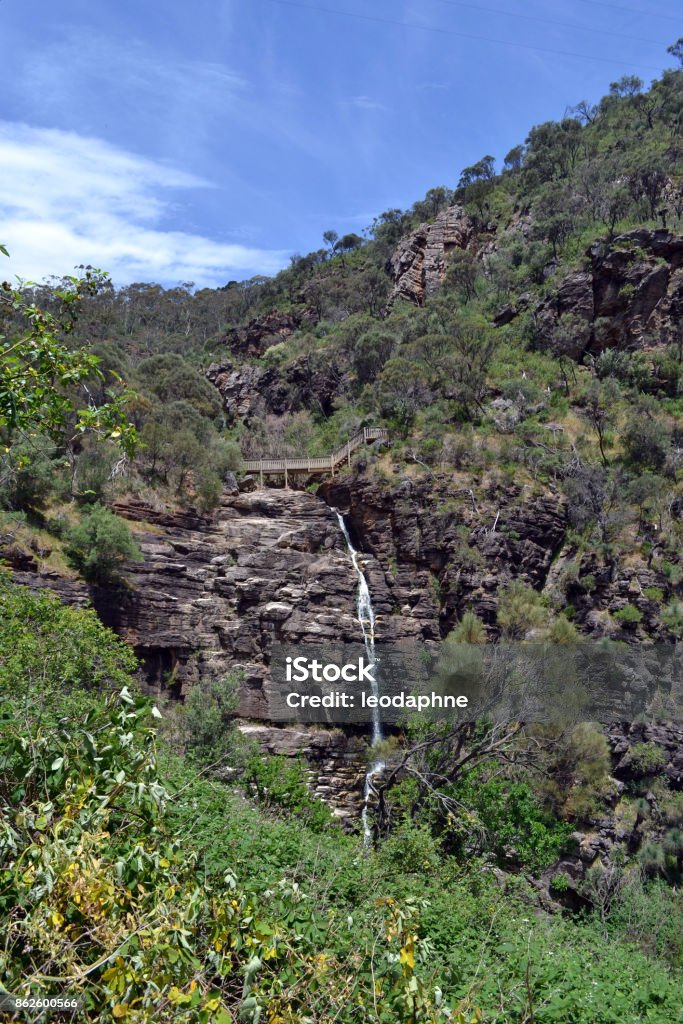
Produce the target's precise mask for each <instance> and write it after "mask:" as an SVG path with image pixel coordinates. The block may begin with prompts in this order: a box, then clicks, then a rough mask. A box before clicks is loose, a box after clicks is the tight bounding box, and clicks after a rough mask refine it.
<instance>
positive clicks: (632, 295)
mask: <svg viewBox="0 0 683 1024" xmlns="http://www.w3.org/2000/svg"><path fill="white" fill-rule="evenodd" d="M682 314H683V237H681V236H680V235H673V234H670V233H669V232H667V231H652V230H649V229H647V228H641V229H639V230H637V231H630V232H628V233H627V234H624V235H620V236H619V237H617V238H615V239H614V240H613V241H612V242H596V243H595V244H594V245H592V246H591V247H590V248H589V250H588V252H587V254H586V260H585V262H584V265H583V266H582V267H581V268H580V269H578V270H575V271H572V272H570V273H568V274H566V276H565V277H564V278H563V279H562V280H561V281H560V282H559V284H558V285H557V286H556V287H555V288H554V289H553V290H552V291H551V293H550V295H549V296H548V297H547V298H546V299H544V300H543V301H542V302H541V303H540V305H539V306H538V307H537V309H536V310H535V313H534V320H535V323H536V328H537V331H538V335H539V338H540V339H541V340H542V341H545V342H546V343H547V344H550V345H552V344H553V343H554V344H555V346H556V347H558V349H559V350H560V351H563V352H564V354H565V355H568V356H570V357H572V358H574V359H580V358H582V357H583V356H584V355H585V354H586V353H590V354H595V355H597V354H599V353H600V352H602V351H604V350H605V349H607V348H619V349H625V350H628V349H633V348H643V347H644V346H647V345H648V344H650V345H652V344H657V343H660V342H662V341H665V340H667V339H668V338H671V337H672V336H673V334H674V333H675V332H676V330H677V329H680V323H681V315H682ZM567 316H570V317H572V318H573V320H572V328H573V329H572V330H571V331H570V332H564V334H563V337H562V340H561V341H559V342H558V338H557V329H558V325H560V324H561V323H562V320H563V318H566V317H567Z"/></svg>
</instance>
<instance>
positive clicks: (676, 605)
mask: <svg viewBox="0 0 683 1024" xmlns="http://www.w3.org/2000/svg"><path fill="white" fill-rule="evenodd" d="M661 617H662V623H663V625H665V626H666V628H667V629H668V630H669V631H670V632H671V633H673V635H674V636H675V637H676V638H677V639H679V640H680V639H681V637H683V602H681V601H678V600H675V599H674V600H673V601H671V602H670V604H668V605H667V606H666V608H665V609H664V610H663V612H662V616H661Z"/></svg>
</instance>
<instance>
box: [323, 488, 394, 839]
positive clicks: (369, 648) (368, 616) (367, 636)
mask: <svg viewBox="0 0 683 1024" xmlns="http://www.w3.org/2000/svg"><path fill="white" fill-rule="evenodd" d="M332 511H333V512H334V514H335V515H336V517H337V519H338V521H339V527H340V529H341V532H342V533H343V535H344V540H345V541H346V546H347V548H348V550H349V554H350V555H351V561H352V562H353V567H354V569H355V570H356V574H357V576H358V592H357V596H356V614H357V618H358V621H359V623H360V628H361V630H362V632H363V643H364V644H365V652H366V654H367V658H368V664H369V665H370V666H371V667H372V668H375V666H376V665H377V655H376V654H375V613H374V611H373V608H372V599H371V597H370V588H369V587H368V581H367V580H366V578H365V574H364V572H363V570H362V569H361V567H360V563H359V561H358V552H357V551H356V549H355V548H354V546H353V544H352V543H351V538H350V537H349V531H348V530H347V528H346V523H345V522H344V517H343V515H342V514H341V512H340V511H339V510H338V509H336V508H333V509H332ZM373 675H374V673H373ZM372 693H373V695H374V696H375V697H377V696H379V688H378V685H377V683H376V682H375V683H373V684H372ZM381 739H383V733H382V717H381V713H380V710H379V707H376V708H373V709H372V745H373V746H375V744H377V743H379V741H380V740H381ZM383 770H384V761H382V760H381V759H380V758H377V759H375V760H373V761H371V763H370V766H369V767H368V770H367V772H366V774H365V784H364V786H363V812H362V815H361V820H362V822H363V839H364V842H365V845H366V846H369V845H370V842H371V840H372V829H371V828H370V822H369V807H370V797H371V796H372V794H373V792H374V786H373V781H372V780H373V779H374V778H375V776H377V775H379V773H380V772H381V771H383Z"/></svg>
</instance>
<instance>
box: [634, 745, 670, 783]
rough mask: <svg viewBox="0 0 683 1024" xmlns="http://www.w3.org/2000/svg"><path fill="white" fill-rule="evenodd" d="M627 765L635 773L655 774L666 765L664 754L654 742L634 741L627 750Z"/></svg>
mask: <svg viewBox="0 0 683 1024" xmlns="http://www.w3.org/2000/svg"><path fill="white" fill-rule="evenodd" d="M629 766H630V768H631V770H632V771H633V772H635V774H636V775H657V774H658V773H659V772H661V771H662V770H663V769H664V768H665V767H666V754H665V753H664V751H663V750H662V748H661V747H658V746H657V744H656V743H635V744H634V745H633V746H632V747H631V749H630V751H629Z"/></svg>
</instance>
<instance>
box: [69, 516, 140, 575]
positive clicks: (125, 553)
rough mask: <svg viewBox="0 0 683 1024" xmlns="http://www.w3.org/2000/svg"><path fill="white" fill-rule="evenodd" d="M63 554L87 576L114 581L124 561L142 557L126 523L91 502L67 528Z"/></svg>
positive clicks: (136, 559)
mask: <svg viewBox="0 0 683 1024" xmlns="http://www.w3.org/2000/svg"><path fill="white" fill-rule="evenodd" d="M66 553H67V556H68V557H69V559H70V561H71V563H72V565H74V566H75V567H76V568H77V569H78V570H79V571H80V572H81V573H82V574H83V576H84V577H85V578H86V579H88V580H93V581H96V582H111V581H115V580H116V579H118V576H119V573H120V570H121V568H122V567H123V565H124V563H125V562H129V561H133V562H139V561H141V559H142V553H141V551H140V548H139V547H138V545H137V544H136V543H135V541H134V540H133V537H132V536H131V533H130V530H129V529H128V525H127V524H126V523H125V522H124V521H123V520H122V519H119V517H118V516H115V515H114V513H113V512H110V511H109V509H107V508H104V506H102V505H94V506H93V507H92V509H90V510H89V511H88V512H86V513H85V515H84V516H83V518H82V519H81V521H80V523H78V525H77V526H75V527H74V528H73V529H72V530H70V531H69V534H68V543H67V548H66Z"/></svg>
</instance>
